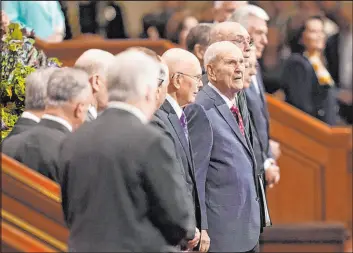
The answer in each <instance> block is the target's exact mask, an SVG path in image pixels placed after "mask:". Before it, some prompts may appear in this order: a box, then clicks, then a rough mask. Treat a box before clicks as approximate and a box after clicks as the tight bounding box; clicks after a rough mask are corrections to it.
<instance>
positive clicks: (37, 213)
mask: <svg viewBox="0 0 353 253" xmlns="http://www.w3.org/2000/svg"><path fill="white" fill-rule="evenodd" d="M1 176H2V178H1V183H2V185H1V186H2V190H1V197H2V203H1V223H2V224H1V225H2V234H1V239H2V244H3V245H4V247H5V248H7V249H9V250H10V249H12V250H15V251H19V252H39V251H40V252H53V251H56V252H57V251H62V252H66V251H67V246H66V243H67V238H68V230H67V228H66V225H65V222H64V219H63V212H62V209H61V198H60V187H59V185H57V184H56V183H54V182H53V181H51V180H49V179H48V178H46V177H44V176H42V175H40V174H38V173H36V172H35V171H33V170H31V169H29V168H27V167H26V166H24V165H23V164H21V163H18V162H16V161H15V160H13V159H11V158H9V157H7V156H6V155H4V154H2V155H1ZM2 252H5V251H2Z"/></svg>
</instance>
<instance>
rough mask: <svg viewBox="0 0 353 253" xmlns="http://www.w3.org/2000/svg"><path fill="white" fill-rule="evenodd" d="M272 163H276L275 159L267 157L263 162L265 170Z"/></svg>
mask: <svg viewBox="0 0 353 253" xmlns="http://www.w3.org/2000/svg"><path fill="white" fill-rule="evenodd" d="M273 164H276V161H275V159H273V158H267V159H266V161H265V163H264V169H265V170H267V169H268V168H270V167H271V166H272V165H273Z"/></svg>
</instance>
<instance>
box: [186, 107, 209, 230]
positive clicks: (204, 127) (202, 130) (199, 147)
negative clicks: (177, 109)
mask: <svg viewBox="0 0 353 253" xmlns="http://www.w3.org/2000/svg"><path fill="white" fill-rule="evenodd" d="M185 114H186V117H187V120H188V130H189V136H190V142H191V146H192V150H193V158H194V162H195V174H196V186H197V190H198V192H199V200H200V208H201V229H202V230H206V229H208V222H207V212H206V180H207V171H208V166H209V162H210V156H211V149H212V145H213V134H212V127H211V123H210V121H209V119H208V117H207V115H206V111H205V110H204V108H203V107H202V106H201V105H198V104H191V105H189V106H187V107H186V108H185Z"/></svg>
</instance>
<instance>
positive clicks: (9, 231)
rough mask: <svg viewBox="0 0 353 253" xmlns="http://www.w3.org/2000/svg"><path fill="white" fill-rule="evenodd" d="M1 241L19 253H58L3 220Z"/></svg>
mask: <svg viewBox="0 0 353 253" xmlns="http://www.w3.org/2000/svg"><path fill="white" fill-rule="evenodd" d="M1 239H2V241H3V243H5V244H7V245H8V246H10V247H11V248H12V249H15V250H18V251H20V252H58V251H56V250H54V249H53V248H51V247H49V246H47V245H45V244H44V243H41V242H40V241H38V240H36V239H34V238H33V237H31V236H29V235H28V234H26V233H24V232H22V231H21V230H19V229H17V228H16V227H14V226H12V225H10V224H9V223H7V222H5V221H4V220H2V221H1Z"/></svg>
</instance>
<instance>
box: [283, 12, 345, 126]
mask: <svg viewBox="0 0 353 253" xmlns="http://www.w3.org/2000/svg"><path fill="white" fill-rule="evenodd" d="M287 31H288V33H287V35H288V43H289V46H290V48H291V51H292V55H291V56H290V57H289V58H288V59H287V61H286V63H285V66H284V70H283V73H282V77H281V79H282V80H281V83H282V85H283V90H284V92H285V95H286V102H288V103H289V104H291V105H293V106H295V107H297V108H298V109H300V110H302V111H304V112H306V113H308V114H310V115H311V116H313V117H315V118H317V119H319V120H321V121H323V122H325V123H327V124H329V125H335V124H336V121H337V112H338V107H337V101H336V89H335V83H334V81H333V79H332V77H331V75H330V74H329V72H328V71H327V69H326V67H325V64H324V57H323V50H324V48H325V41H326V35H325V32H324V21H323V18H322V17H321V16H320V15H312V14H309V13H307V14H303V13H301V14H300V15H298V16H297V17H294V18H292V19H290V20H289V23H288V30H287Z"/></svg>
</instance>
